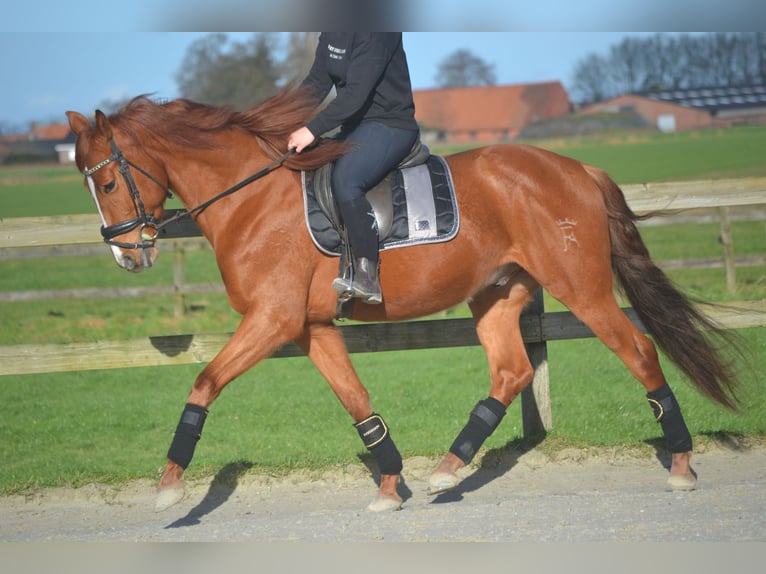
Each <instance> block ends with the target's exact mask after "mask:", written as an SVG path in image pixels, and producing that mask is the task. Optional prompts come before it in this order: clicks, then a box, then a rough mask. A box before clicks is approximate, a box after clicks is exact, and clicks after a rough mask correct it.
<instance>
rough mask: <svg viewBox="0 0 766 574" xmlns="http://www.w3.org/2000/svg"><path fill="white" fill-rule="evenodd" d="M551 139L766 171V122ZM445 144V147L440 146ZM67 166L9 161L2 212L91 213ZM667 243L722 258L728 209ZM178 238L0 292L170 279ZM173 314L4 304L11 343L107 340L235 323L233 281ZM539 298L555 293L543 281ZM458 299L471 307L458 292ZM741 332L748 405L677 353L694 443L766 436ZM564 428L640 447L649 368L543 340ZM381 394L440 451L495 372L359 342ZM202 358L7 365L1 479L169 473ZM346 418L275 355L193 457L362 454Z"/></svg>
mask: <svg viewBox="0 0 766 574" xmlns="http://www.w3.org/2000/svg"><path fill="white" fill-rule="evenodd" d="M541 145H544V146H545V147H550V148H551V149H555V150H556V151H558V152H560V153H564V154H565V155H571V156H574V157H577V158H578V159H582V160H584V161H587V162H589V163H592V164H594V165H598V166H600V167H603V168H604V169H606V170H607V171H609V172H610V173H611V174H612V175H613V176H614V177H615V178H616V179H617V180H618V181H619V182H620V183H635V182H641V181H660V180H666V179H695V178H710V177H737V176H749V175H764V174H766V164H765V163H764V162H763V157H766V154H764V152H766V128H738V129H732V130H728V131H706V132H695V133H691V134H671V135H652V136H649V135H645V134H641V135H639V136H631V135H630V134H622V135H619V134H618V135H612V136H610V137H609V138H608V139H602V140H596V139H588V140H585V139H584V140H579V141H577V142H574V143H573V142H563V141H562V142H545V143H543V144H541ZM436 151H440V150H436ZM94 209H95V208H94V207H93V205H92V201H91V199H90V197H89V195H88V194H87V192H86V191H85V190H84V189H83V187H82V178H81V176H80V175H79V174H77V173H76V171H75V170H74V168H71V167H68V168H62V167H59V166H47V167H44V168H40V167H34V168H32V167H14V168H9V169H2V170H0V218H5V217H21V216H37V215H55V214H76V213H92V212H93V211H94ZM733 233H734V246H735V254H736V255H749V254H764V253H766V224H764V222H763V221H757V222H735V223H734V224H733ZM642 234H643V236H644V238H645V240H646V242H647V244H648V245H649V248H650V251H651V252H652V254H653V256H654V258H655V259H656V260H665V259H680V258H700V257H715V256H719V255H720V253H721V246H720V244H719V242H718V236H719V230H718V225H717V224H704V225H702V224H701V225H690V224H684V225H673V226H662V227H659V226H658V227H643V228H642ZM171 259H172V255H171V254H169V253H165V254H164V257H162V256H161V258H160V260H159V262H158V265H157V266H156V267H155V268H153V269H152V270H150V271H148V272H146V273H143V274H139V275H132V274H129V273H126V272H124V271H122V270H120V269H118V268H117V267H116V265H115V264H114V261H113V259H112V257H111V254H110V253H109V251H108V249H107V248H106V247H105V248H104V251H103V255H99V256H84V257H59V258H49V259H31V260H9V261H0V291H18V290H29V289H70V288H77V287H103V288H109V287H117V286H128V285H131V286H139V285H158V284H166V285H168V284H171V283H172V268H171V267H172V266H171V264H170V261H171ZM669 274H670V275H671V277H672V278H673V280H674V281H676V282H677V283H678V285H679V286H681V287H682V288H683V289H684V290H685V291H687V292H688V293H690V294H692V295H693V296H695V297H698V298H701V299H705V300H709V301H718V302H724V301H727V300H760V299H763V298H764V296H765V294H766V267H764V266H756V267H741V268H738V269H737V281H738V290H737V292H736V293H733V294H730V293H728V292H727V291H726V286H725V277H724V271H723V269H709V270H683V271H672V272H669ZM186 280H187V282H188V283H207V282H213V281H218V280H219V275H218V271H217V268H216V266H215V262H214V260H213V258H212V254H211V252H210V251H197V252H189V253H187V255H186ZM188 306H189V311H188V312H187V314H186V315H185V316H184V317H182V318H174V317H173V300H172V298H171V297H157V298H154V299H149V298H142V299H136V298H130V299H99V300H93V301H79V300H78V301H62V300H46V301H39V302H33V303H0V344H1V345H12V344H24V343H45V342H56V343H66V342H72V341H95V340H113V339H120V338H133V337H145V336H150V335H162V334H178V333H201V332H230V331H232V330H233V329H234V328H235V326H236V324H237V321H238V317H237V315H236V314H235V313H234V312H233V311H231V310H230V309H229V307H228V304H227V303H226V299H225V296H223V295H210V294H208V295H194V296H189V298H188ZM546 308H548V309H551V310H558V309H561V306H560V305H559V304H558V303H557V302H555V301H553V300H551V299H550V298H549V297H546ZM449 315H450V316H467V315H468V312H467V310H466V309H465V308H464V307H459V308H456V309H453V310H451V311H450V312H449ZM738 334H739V335H740V336H741V337H742V338H743V340H744V341H745V342H746V344H747V346H748V348H749V349H750V353H749V360H748V362H747V363H746V364H743V366H742V376H741V381H742V390H741V397H742V404H743V409H742V412H741V413H738V414H735V413H729V412H727V411H725V410H723V409H721V408H719V407H717V406H715V405H713V404H711V403H710V402H709V401H707V400H706V399H704V398H702V397H701V396H700V395H699V394H698V393H697V392H696V391H694V390H693V389H692V388H691V387H690V385H689V384H688V383H687V382H686V381H685V380H683V379H682V377H681V376H680V375H679V374H678V373H677V372H676V370H675V369H674V368H673V367H672V365H668V364H666V367H667V374H668V378H669V380H670V382H671V385H672V386H673V388H674V389H675V392H676V395H677V396H678V398H679V401H680V402H681V405H682V407H683V410H684V412H685V414H686V418H687V423H688V425H689V427H690V430H691V432H692V434H693V435H694V436H695V439H696V441H697V442H698V444H704V443H706V442H709V441H716V440H719V439H721V437H723V436H731V435H733V436H741V435H754V436H759V437H763V436H764V435H766V404H764V403H765V402H766V398H764V396H765V395H766V394H765V393H764V392H763V388H764V382H765V381H766V377H765V376H764V375H763V373H764V372H766V353H764V352H763V349H764V348H766V328H756V329H744V330H740V331H738ZM549 358H550V372H551V395H552V405H553V406H552V408H553V423H554V428H553V431H552V432H551V433H549V434H548V435H547V436H546V437H545V438H544V440H543V442H542V443H541V444H539V445H538V448H548V449H556V448H559V447H562V446H574V447H577V448H583V449H584V448H640V449H649V450H651V446H650V445H654V444H656V442H657V439H658V438H659V437H660V434H661V433H660V429H659V428H658V426H657V424H656V423H655V422H654V421H653V417H652V416H651V410H650V408H649V407H648V406H647V404H646V401H645V399H644V393H643V391H642V389H641V387H640V385H639V384H638V383H637V382H636V381H635V380H634V379H632V377H631V376H630V374H629V373H628V372H627V370H626V369H625V368H624V367H623V365H622V364H621V363H620V362H619V361H618V360H617V359H616V357H615V356H614V355H612V354H611V353H610V352H609V351H608V350H607V349H606V348H605V347H604V346H603V345H602V344H601V343H600V342H598V341H597V340H593V339H588V340H578V341H566V342H552V343H550V344H549ZM353 359H354V363H355V365H356V367H357V370H358V371H359V374H360V376H361V378H362V380H363V381H364V382H365V384H366V385H367V387H368V388H369V390H370V394H371V397H372V400H373V405H374V407H375V408H376V409H377V410H378V411H379V412H381V413H382V414H383V415H384V416H385V417H386V419H387V421H388V423H389V424H390V426H391V428H392V433H393V436H394V439H395V440H396V442H397V444H398V446H399V447H400V449H401V451H402V453H403V454H404V455H405V456H414V455H439V454H442V453H444V452H445V451H446V449H447V448H448V447H449V445H450V443H451V441H452V439H453V438H454V436H455V435H456V433H457V432H458V431H459V430H460V428H461V427H462V425H463V424H464V423H465V421H466V420H467V416H468V412H469V411H470V409H471V408H472V406H473V405H474V404H475V402H476V401H478V400H480V399H481V398H483V397H485V396H486V393H487V390H488V373H487V366H486V360H485V357H484V354H483V352H482V350H481V349H480V348H459V349H434V350H427V351H402V352H388V353H371V354H365V355H354V357H353ZM199 370H200V366H199V365H187V366H178V367H156V368H136V369H122V370H103V371H83V372H71V373H50V374H45V375H29V376H6V377H0V401H2V404H3V405H4V414H3V417H0V461H2V463H1V464H0V492H3V493H10V492H17V491H23V490H26V489H30V488H35V487H39V486H51V485H64V484H74V485H78V484H83V483H87V482H92V481H107V482H119V481H123V480H126V479H129V478H138V477H148V478H155V477H157V476H158V472H159V469H160V468H161V467H162V466H164V461H165V453H166V450H167V447H168V446H169V443H170V440H171V438H172V433H173V430H174V428H175V425H176V423H177V421H178V417H179V415H180V413H181V409H182V408H183V404H184V402H185V399H186V396H187V394H188V392H189V389H190V387H191V385H192V383H193V380H194V377H195V376H196V374H197V373H198V372H199ZM351 422H352V421H351V420H350V419H349V418H348V416H347V415H346V413H345V411H344V410H343V408H342V407H341V405H340V403H339V402H338V401H337V399H336V398H335V396H334V395H333V393H332V391H330V389H329V387H328V386H327V384H326V383H325V382H324V380H322V379H321V377H320V375H319V374H318V373H317V372H316V370H315V369H314V368H313V366H311V364H310V363H309V361H308V360H307V359H305V358H292V359H269V360H267V361H264V362H263V363H261V364H259V365H258V366H256V367H255V368H254V369H253V370H252V371H250V372H249V373H247V374H245V375H244V376H242V377H241V378H240V379H239V380H237V381H235V382H233V383H232V384H231V385H230V386H229V387H228V388H227V389H226V391H225V392H224V393H223V394H222V395H221V397H220V398H219V399H218V401H217V402H216V403H215V405H214V406H213V408H212V409H211V414H210V417H209V418H208V423H207V425H206V428H205V433H204V437H203V439H202V440H201V442H200V443H199V446H198V449H197V454H196V456H195V459H194V462H193V463H192V465H191V466H190V468H189V471H188V474H189V475H191V476H192V477H194V476H197V477H199V476H206V475H209V474H213V473H215V472H217V471H218V470H220V469H221V468H222V467H223V466H225V465H227V464H230V463H245V464H247V465H252V466H253V467H254V468H257V469H258V470H259V471H261V472H270V473H275V474H278V473H282V472H285V471H287V470H290V469H295V468H302V469H321V468H324V467H327V466H330V465H343V464H348V463H354V462H356V461H358V460H359V457H364V456H365V453H364V449H363V448H362V447H361V442H360V441H359V438H358V436H357V435H356V431H355V430H354V429H353V428H352V426H351ZM530 444H531V443H529V442H525V441H524V440H523V439H522V429H521V417H520V409H519V406H518V405H517V404H515V405H512V407H511V409H510V410H509V414H508V416H507V417H506V419H505V420H504V422H503V424H502V426H501V427H500V428H499V429H498V431H497V432H496V433H495V435H494V436H492V437H491V438H490V439H489V441H488V442H487V443H486V445H485V447H486V448H487V449H488V450H489V451H498V450H502V449H507V448H525V447H528V446H530Z"/></svg>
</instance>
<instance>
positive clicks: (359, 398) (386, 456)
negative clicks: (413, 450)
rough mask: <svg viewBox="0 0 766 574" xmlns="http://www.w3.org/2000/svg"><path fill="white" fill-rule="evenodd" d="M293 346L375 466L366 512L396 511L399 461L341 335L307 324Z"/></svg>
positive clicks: (330, 328)
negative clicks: (375, 485)
mask: <svg viewBox="0 0 766 574" xmlns="http://www.w3.org/2000/svg"><path fill="white" fill-rule="evenodd" d="M296 343H297V344H298V346H300V347H301V348H302V349H303V351H304V352H305V353H306V354H307V355H308V357H309V359H311V361H312V362H313V363H314V365H315V366H316V367H317V369H318V370H319V372H320V373H322V375H323V376H324V378H325V379H326V380H327V382H328V383H329V384H330V387H331V388H332V390H333V392H335V395H336V396H337V397H338V399H339V400H340V402H341V403H342V404H343V406H344V407H345V409H346V410H347V411H348V413H349V415H351V418H352V419H353V420H354V427H355V428H356V429H357V431H358V432H359V436H360V437H361V439H362V442H363V443H364V445H365V447H366V448H367V449H368V450H369V452H370V454H372V456H373V458H374V459H375V461H376V462H377V464H378V469H379V470H380V487H379V490H378V494H377V496H376V498H375V499H374V500H373V501H372V502H371V503H370V505H369V506H368V507H367V509H368V510H371V511H373V512H380V511H384V510H397V509H399V508H400V507H401V505H402V498H401V496H399V493H398V492H397V485H398V484H399V479H400V475H401V471H402V457H401V454H399V451H398V449H397V448H396V445H395V444H394V441H393V439H392V438H391V433H390V431H389V429H388V426H387V425H386V423H385V421H384V420H383V418H382V417H381V416H380V415H379V414H377V413H374V412H373V410H372V407H371V405H370V397H369V393H368V392H367V389H365V388H364V386H363V385H362V383H361V381H360V380H359V377H358V376H357V374H356V371H355V370H354V366H353V365H352V363H351V359H350V358H349V356H348V351H347V350H346V345H345V343H344V341H343V337H342V335H341V333H340V331H339V330H338V329H337V328H336V327H335V326H334V325H331V324H320V323H316V324H310V325H307V326H306V330H305V332H304V333H303V335H302V336H301V337H300V338H298V339H297V340H296Z"/></svg>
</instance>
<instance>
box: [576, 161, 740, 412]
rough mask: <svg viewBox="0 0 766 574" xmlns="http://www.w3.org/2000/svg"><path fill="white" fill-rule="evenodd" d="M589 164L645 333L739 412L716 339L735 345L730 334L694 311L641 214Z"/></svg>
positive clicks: (620, 271)
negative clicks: (645, 233) (658, 261)
mask: <svg viewBox="0 0 766 574" xmlns="http://www.w3.org/2000/svg"><path fill="white" fill-rule="evenodd" d="M585 168H586V171H587V172H588V174H589V175H590V176H591V177H592V178H593V180H594V181H595V182H596V184H597V185H598V187H599V188H600V189H601V192H602V193H603V196H604V202H605V204H606V209H607V215H608V217H609V237H610V240H611V253H612V270H613V271H614V274H615V276H616V278H617V281H618V283H619V286H620V288H621V289H622V291H623V293H624V294H625V295H626V296H627V298H628V300H629V301H630V303H631V305H632V307H633V309H634V310H635V312H636V314H637V315H638V317H639V319H641V322H642V323H643V324H644V327H645V328H646V330H647V332H648V333H649V334H650V335H652V337H653V338H654V340H655V342H656V343H657V345H658V346H659V348H660V349H661V350H662V351H663V352H664V353H665V354H666V355H667V356H668V357H669V358H670V359H671V360H672V361H673V362H674V363H675V364H676V365H677V366H678V367H679V368H680V369H681V371H682V372H683V373H684V374H685V375H686V376H687V377H689V379H691V381H692V382H693V383H694V385H695V386H696V387H697V388H698V389H699V390H700V392H702V393H703V394H704V395H706V396H707V397H709V398H710V399H712V400H714V401H716V402H718V403H720V404H721V405H723V406H725V407H727V408H729V409H732V410H737V399H736V396H735V391H736V387H737V384H736V380H735V376H734V370H733V367H732V363H731V362H730V361H728V360H726V359H725V358H724V357H723V355H722V353H721V350H720V348H719V346H718V345H715V344H714V343H713V341H716V342H721V341H723V342H727V343H733V340H732V337H731V336H730V334H729V333H726V332H725V331H724V330H723V329H722V328H721V327H720V326H718V325H717V324H716V323H714V322H713V321H712V320H711V319H710V318H708V317H707V316H705V315H704V314H703V313H701V312H700V311H699V310H698V309H696V308H695V307H694V306H693V305H692V303H691V300H690V299H689V298H688V297H686V296H685V295H684V294H683V293H681V292H680V291H679V290H678V289H677V288H676V287H674V285H673V283H672V282H671V280H670V279H669V278H668V277H667V275H665V273H664V272H663V271H662V270H661V269H660V268H659V267H657V265H655V264H654V262H653V261H652V260H651V258H650V256H649V251H648V250H647V248H646V245H645V244H644V242H643V240H642V239H641V235H640V234H639V232H638V229H637V227H636V223H635V222H636V221H638V220H640V219H642V217H639V216H637V215H636V214H635V213H634V212H633V211H632V210H631V209H630V207H629V206H628V204H627V202H626V201H625V196H624V195H623V193H622V190H621V189H620V188H619V186H618V185H617V184H616V183H615V182H614V181H613V180H612V179H611V178H610V177H609V176H608V175H607V174H606V173H605V172H604V171H602V170H600V169H597V168H594V167H591V166H585ZM644 217H648V216H644ZM735 348H736V345H735Z"/></svg>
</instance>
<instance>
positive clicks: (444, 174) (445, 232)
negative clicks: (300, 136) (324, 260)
mask: <svg viewBox="0 0 766 574" xmlns="http://www.w3.org/2000/svg"><path fill="white" fill-rule="evenodd" d="M332 166H333V164H327V165H325V166H323V167H321V168H319V169H317V170H314V171H304V172H303V174H302V182H303V195H304V206H305V213H306V223H307V225H308V228H309V233H310V235H311V238H312V240H313V241H314V244H315V245H316V246H317V248H318V249H319V250H320V251H322V252H323V253H325V254H327V255H331V256H340V255H341V254H342V252H343V246H344V241H343V230H342V225H341V222H340V216H339V212H338V208H337V205H336V203H335V199H334V197H333V194H332V189H331V183H330V182H331V180H332ZM367 200H368V201H369V202H370V205H371V206H372V209H373V211H374V212H375V219H376V220H377V224H378V238H379V241H380V245H379V247H380V249H381V251H383V250H386V249H393V248H396V247H406V246H409V245H418V244H422V243H437V242H441V241H449V240H450V239H452V238H453V237H455V235H456V234H457V232H458V228H459V226H460V217H459V214H458V209H457V201H456V199H455V189H454V185H453V184H452V176H451V174H450V170H449V166H448V165H447V162H446V161H445V160H444V158H442V157H440V156H436V155H431V153H430V151H429V149H428V147H427V146H425V145H423V144H420V143H418V144H417V145H416V146H415V147H414V148H413V150H412V151H411V152H410V154H409V155H408V156H407V157H406V158H405V159H404V160H403V161H402V162H401V163H400V164H399V166H397V167H396V169H394V170H393V171H392V172H391V173H389V174H388V175H387V176H386V177H385V178H384V179H383V180H382V181H381V182H380V183H379V184H378V185H376V186H375V187H374V188H373V189H371V190H370V191H368V192H367Z"/></svg>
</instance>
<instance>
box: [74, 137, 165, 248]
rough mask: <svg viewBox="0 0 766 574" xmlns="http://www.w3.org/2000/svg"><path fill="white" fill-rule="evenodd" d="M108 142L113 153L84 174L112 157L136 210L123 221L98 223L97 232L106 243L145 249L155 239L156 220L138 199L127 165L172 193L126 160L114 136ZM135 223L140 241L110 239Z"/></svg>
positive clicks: (107, 162) (127, 230) (127, 229)
mask: <svg viewBox="0 0 766 574" xmlns="http://www.w3.org/2000/svg"><path fill="white" fill-rule="evenodd" d="M109 145H110V146H111V147H112V152H114V153H113V154H112V155H111V156H109V157H108V158H106V159H105V160H104V161H102V162H99V163H97V164H96V165H95V166H94V167H92V168H90V169H86V170H85V172H84V173H85V175H86V176H87V177H90V176H92V175H93V174H94V173H96V172H97V171H98V170H100V169H101V168H102V167H104V166H107V165H109V164H110V163H112V162H113V161H116V162H117V169H118V170H119V172H120V173H121V174H122V178H123V179H124V180H125V185H127V187H128V192H129V193H130V198H131V199H132V200H133V208H134V209H135V210H136V217H134V218H133V219H128V220H126V221H121V222H120V223H115V224H114V225H102V226H101V236H102V237H103V238H104V242H105V243H107V244H108V245H114V246H116V247H122V248H123V249H148V248H150V247H154V243H155V241H156V240H157V236H158V235H159V232H160V221H159V220H158V219H157V218H155V217H154V216H153V215H151V214H149V213H146V208H145V207H144V202H143V200H142V199H141V194H140V193H139V191H138V187H137V186H136V181H135V180H134V179H133V174H132V173H131V172H130V167H133V168H134V169H136V170H138V171H139V172H140V173H142V174H143V175H145V176H146V177H148V178H149V179H151V180H152V181H153V182H154V183H156V184H157V185H159V186H160V188H162V190H163V191H164V192H165V195H166V196H167V197H169V198H170V197H173V194H172V193H171V191H170V190H169V189H168V188H167V187H165V186H164V185H163V184H162V183H161V182H160V181H159V180H158V179H157V178H156V177H154V176H153V175H151V174H150V173H148V172H146V171H145V170H143V169H141V168H140V167H138V166H137V165H136V164H134V163H133V162H132V161H130V160H128V159H127V158H126V157H125V156H124V155H122V152H121V151H120V149H119V148H118V147H117V144H116V143H114V140H112V141H110V142H109ZM138 227H140V228H141V233H140V238H141V243H125V242H123V241H115V240H114V238H115V237H118V236H119V235H123V234H125V233H128V232H130V231H133V230H134V229H136V228H138Z"/></svg>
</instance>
